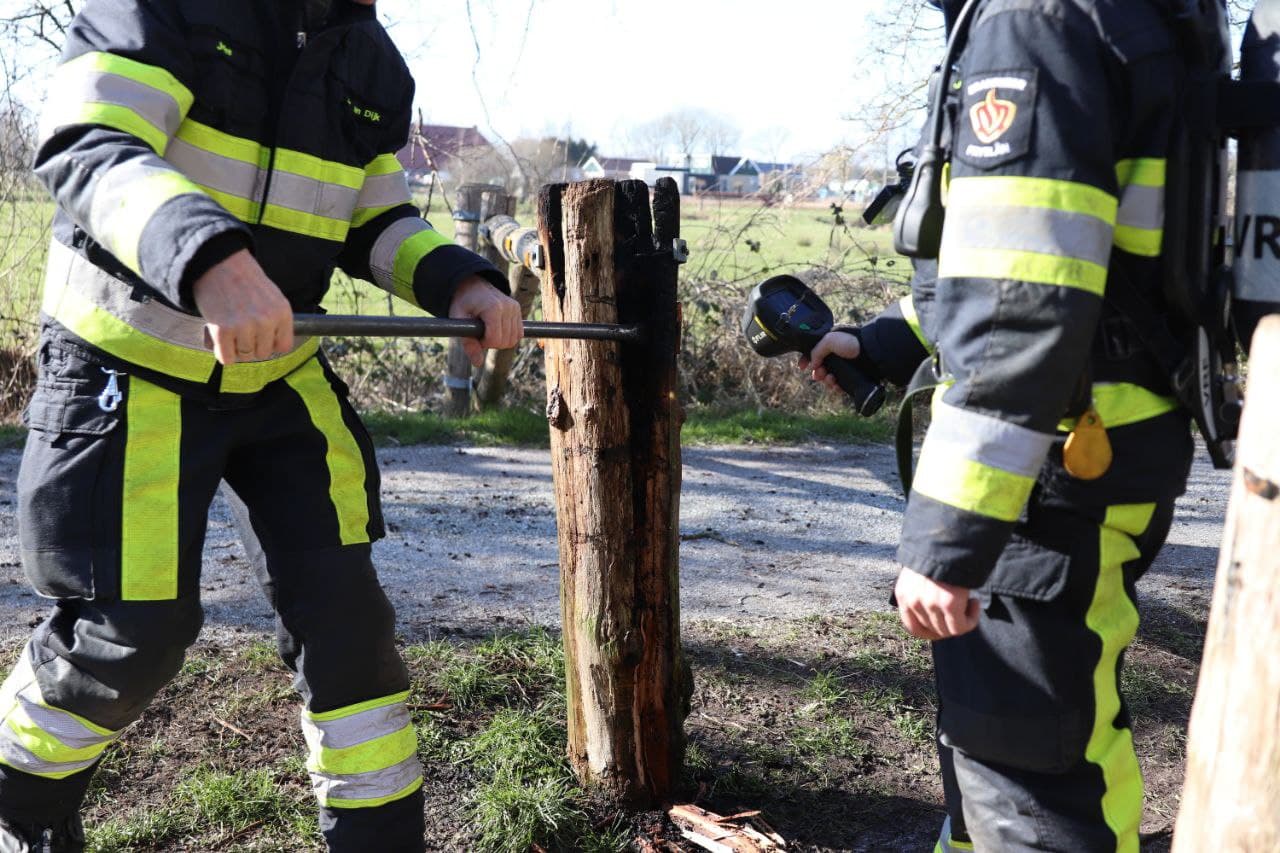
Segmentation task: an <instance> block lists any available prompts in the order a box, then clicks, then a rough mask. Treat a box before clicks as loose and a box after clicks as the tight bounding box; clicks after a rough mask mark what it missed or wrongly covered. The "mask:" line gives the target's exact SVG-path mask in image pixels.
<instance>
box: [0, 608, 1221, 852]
mask: <svg viewBox="0 0 1280 853" xmlns="http://www.w3.org/2000/svg"><path fill="white" fill-rule="evenodd" d="M683 631H684V645H685V650H686V654H687V655H688V659H689V662H690V665H691V667H692V669H693V674H694V695H693V703H692V704H693V707H692V712H691V714H690V715H689V717H688V719H687V721H686V726H685V728H686V732H687V736H688V750H687V754H686V762H685V776H684V778H683V780H682V782H681V785H680V789H679V793H678V796H679V798H680V801H683V802H697V803H698V804H700V805H702V806H703V807H705V808H708V809H710V810H712V811H715V812H717V813H719V814H722V815H729V814H736V813H739V812H742V811H746V810H752V809H759V810H761V812H762V814H763V817H764V818H765V819H766V820H767V821H768V822H769V823H770V824H771V825H772V826H773V827H774V828H775V829H776V830H777V831H778V832H779V833H781V834H782V836H783V837H784V838H785V839H787V841H788V842H789V846H788V849H789V850H792V851H797V853H806V852H807V851H836V850H886V851H889V850H892V851H898V850H928V849H930V848H931V846H932V840H933V837H934V836H935V834H936V832H937V829H938V826H939V824H940V823H941V820H942V814H941V808H940V805H939V804H940V802H941V792H940V789H939V784H938V781H937V775H936V774H937V771H936V757H935V754H934V744H933V736H932V731H933V717H934V713H935V711H936V709H935V706H934V701H933V690H932V680H931V677H930V671H929V670H930V667H929V655H928V646H927V644H925V643H923V642H920V641H917V640H913V639H911V638H909V637H907V636H906V635H905V634H904V633H903V632H902V631H901V629H900V628H899V627H898V625H897V621H896V617H895V616H893V615H891V614H884V613H863V614H850V615H842V616H815V617H812V618H808V619H802V620H797V621H790V622H778V623H771V624H769V625H756V626H753V625H747V624H735V623H731V622H705V623H692V624H686V625H685V626H684V629H683ZM1203 631H1204V624H1203V622H1202V621H1201V620H1200V619H1199V617H1197V616H1193V615H1191V614H1187V613H1183V612H1181V611H1172V610H1169V611H1164V610H1160V609H1157V610H1155V611H1149V612H1148V613H1146V614H1145V620H1144V624H1143V629H1142V632H1141V633H1140V635H1139V639H1138V642H1137V643H1136V644H1135V646H1134V648H1133V649H1132V651H1131V653H1130V654H1129V656H1128V658H1127V667H1126V676H1125V686H1126V692H1127V694H1128V696H1129V699H1130V707H1131V709H1132V711H1133V715H1134V718H1135V740H1136V746H1137V749H1138V753H1139V755H1140V757H1141V760H1142V764H1143V772H1144V775H1145V777H1146V783H1147V784H1146V788H1147V802H1146V814H1145V818H1144V821H1143V830H1144V839H1143V844H1142V849H1143V851H1144V853H1156V852H1157V851H1165V850H1168V846H1169V837H1170V834H1171V828H1172V819H1173V815H1174V813H1175V812H1176V803H1177V795H1178V791H1179V786H1180V783H1181V778H1182V768H1183V762H1184V751H1185V725H1186V720H1187V716H1188V714H1189V711H1190V704H1191V694H1192V691H1193V689H1194V686H1195V678H1196V662H1197V661H1198V660H1199V653H1200V647H1201V644H1202V640H1203ZM9 651H10V656H12V655H13V654H16V652H17V648H16V647H14V648H12V649H10V650H9ZM402 653H403V655H404V657H405V660H406V662H407V663H408V666H409V669H410V678H411V683H412V684H413V693H412V695H411V697H410V700H409V702H410V707H411V710H412V714H413V720H414V724H415V726H416V728H417V734H418V753H419V756H420V758H421V759H422V762H423V764H424V766H425V767H426V770H427V772H426V800H427V832H428V839H427V840H428V845H429V849H432V850H449V851H467V853H486V851H495V852H496V853H526V851H537V850H544V851H552V850H554V851H582V852H583V853H605V851H622V850H625V849H628V845H629V844H630V843H632V842H633V840H636V839H644V840H646V841H647V842H648V843H649V844H652V845H655V846H654V847H650V848H642V849H661V850H666V851H692V850H695V849H697V848H694V847H692V846H691V845H688V844H687V843H686V842H683V841H682V839H681V838H680V836H679V833H678V832H677V831H676V830H675V829H674V828H673V827H672V826H671V825H670V824H669V823H668V822H667V820H666V819H665V817H664V816H663V815H662V814H661V813H648V814H641V815H638V816H626V815H623V814H622V813H620V812H618V811H617V810H616V809H614V808H613V807H611V806H610V805H608V804H607V803H602V802H600V801H598V800H597V799H596V798H594V797H593V796H592V795H591V793H590V792H589V791H586V790H584V789H582V788H581V787H579V786H578V785H577V783H576V782H575V780H574V778H573V776H572V774H571V773H570V770H569V767H568V765H567V763H566V761H565V757H564V747H565V730H564V714H565V710H564V702H565V699H564V657H563V651H562V649H561V644H560V638H559V637H558V636H557V635H556V634H555V633H553V632H550V631H547V630H544V629H541V628H513V629H510V630H507V631H504V632H498V633H492V632H484V633H479V634H474V633H465V632H464V633H460V634H442V635H437V636H435V637H433V638H430V639H427V640H418V641H415V642H412V643H409V644H408V645H406V646H405V647H404V648H403V649H402ZM303 752H304V744H303V740H302V736H301V733H300V732H299V731H298V726H297V697H296V695H295V694H294V693H293V691H292V689H291V688H290V686H289V677H288V673H287V672H286V671H285V670H284V668H283V667H282V666H281V664H280V663H279V659H278V658H277V656H276V653H275V649H274V647H273V645H272V644H271V643H270V642H269V641H267V640H266V639H261V640H246V641H244V642H241V643H236V644H232V645H219V646H212V645H200V646H197V647H196V648H195V649H193V650H192V652H191V653H190V654H189V656H188V659H187V662H186V665H185V666H184V667H183V669H182V673H181V674H180V675H179V676H178V678H177V679H175V680H174V682H173V683H171V684H170V685H169V686H168V687H166V688H165V689H164V691H163V692H162V693H161V695H160V697H159V699H158V700H157V702H155V703H154V704H153V705H152V707H151V708H150V709H148V710H147V711H146V712H145V714H144V715H143V717H142V719H141V720H140V721H139V722H138V723H137V724H136V725H135V726H133V727H132V728H130V729H129V730H128V731H127V732H126V733H125V735H124V737H123V738H122V739H121V740H120V742H119V743H118V744H116V745H115V746H113V747H111V748H110V749H109V750H108V752H107V754H106V757H105V759H104V761H103V764H102V767H101V770H100V772H99V773H98V777H97V779H96V781H95V783H94V785H93V788H92V789H91V792H90V797H89V807H88V809H87V813H86V820H87V823H88V825H89V849H90V850H91V851H95V853H125V851H160V850H164V851H168V850H191V851H196V850H199V851H209V850H237V851H264V853H265V851H279V850H289V851H308V850H319V849H321V847H322V845H321V842H320V839H319V837H318V832H317V829H316V822H315V817H314V814H313V805H312V801H311V796H310V792H309V790H308V788H307V785H306V781H305V770H304V767H303V758H302V756H303ZM632 849H635V848H632Z"/></svg>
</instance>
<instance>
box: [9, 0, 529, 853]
mask: <svg viewBox="0 0 1280 853" xmlns="http://www.w3.org/2000/svg"><path fill="white" fill-rule="evenodd" d="M49 91H50V94H49V99H48V102H47V104H46V106H45V110H44V113H43V115H42V122H41V132H40V140H39V146H38V151H37V154H36V163H35V168H36V173H37V175H38V176H39V177H40V178H41V179H42V180H43V181H44V183H45V184H46V185H47V187H48V188H49V190H50V192H51V193H52V194H53V197H54V199H55V200H56V202H57V206H58V210H57V214H56V218H55V221H54V225H53V242H52V245H51V247H50V251H49V260H48V269H47V279H46V284H45V292H44V301H43V305H42V321H43V338H42V342H41V349H40V356H39V359H40V363H39V368H40V375H39V381H38V385H37V388H36V391H35V395H34V397H33V399H32V401H31V404H30V407H29V410H28V413H27V420H28V424H29V426H30V434H29V439H28V442H27V445H26V450H25V454H24V457H23V461H22V469H21V473H20V475H19V482H18V496H19V526H20V538H21V548H22V558H23V561H24V566H25V569H26V572H27V574H28V576H29V578H30V580H31V582H32V584H33V585H34V587H35V588H36V590H37V591H38V592H39V593H41V594H42V595H45V596H48V597H50V598H53V599H55V600H56V602H55V604H54V608H53V612H52V614H51V615H50V616H49V618H47V619H46V620H45V621H44V622H43V623H42V624H41V625H40V626H39V627H38V628H37V629H36V631H35V634H34V635H33V637H32V638H31V640H30V642H29V644H28V645H27V647H26V649H25V650H24V651H23V653H22V655H21V658H20V660H19V661H18V663H17V665H16V666H15V667H14V669H13V670H12V672H10V673H9V675H8V678H7V679H6V680H5V681H4V684H3V688H0V696H2V697H3V698H2V701H0V851H6V853H8V851H26V850H42V851H43V850H46V849H49V850H58V851H62V850H77V849H80V848H81V847H82V846H83V833H82V832H81V829H80V825H79V818H78V816H77V811H78V809H79V807H80V804H81V802H82V801H83V798H84V795H85V791H86V788H87V786H88V784H89V780H90V776H91V774H92V773H93V771H94V768H95V766H96V764H97V763H98V760H99V759H100V758H101V756H102V754H103V750H104V749H105V748H106V747H107V746H108V745H110V744H111V743H112V741H114V740H116V739H117V738H118V737H119V736H120V734H121V732H122V730H123V729H125V728H126V727H127V726H129V724H130V723H132V722H133V721H135V720H136V719H138V717H139V715H141V713H142V712H143V710H144V709H145V708H146V706H147V704H148V703H149V702H150V700H151V699H152V697H153V696H154V695H155V693H156V692H157V691H158V690H159V689H160V688H161V687H163V686H164V685H165V684H166V683H167V682H168V681H169V680H170V679H171V678H172V677H173V676H174V675H175V674H176V673H177V672H178V671H179V668H180V667H181V666H182V662H183V656H184V653H185V651H186V649H187V647H188V646H189V645H190V644H191V643H192V642H193V641H194V640H195V639H196V636H197V634H198V632H199V630H200V625H201V621H202V610H201V605H200V595H199V592H200V584H199V580H200V556H201V550H202V545H203V539H204V532H205V525H206V518H207V512H208V508H209V505H210V501H211V500H212V498H213V496H214V493H215V491H216V490H217V488H218V485H219V482H220V481H222V480H225V481H226V483H227V484H228V485H229V487H230V489H231V490H232V491H233V492H234V493H235V495H236V496H238V498H239V501H240V503H241V506H240V515H241V516H242V520H243V522H244V526H245V527H246V529H251V531H252V532H251V533H250V534H249V535H248V536H247V539H246V545H247V547H248V551H249V553H250V556H251V558H253V560H254V563H255V567H256V569H257V571H258V574H259V579H260V581H261V583H262V585H263V588H264V591H265V592H266V594H267V596H268V598H269V600H270V602H271V604H272V606H273V607H274V609H275V612H276V615H277V639H278V644H279V648H280V652H281V655H282V657H283V659H284V661H285V663H286V664H287V665H288V666H289V667H290V668H291V669H292V670H293V671H294V672H295V673H296V679H295V683H296V686H297V687H298V689H299V691H300V692H301V695H302V699H303V702H304V706H303V710H302V719H301V724H302V730H303V734H304V735H305V738H306V743H307V747H308V750H309V757H308V761H307V770H308V771H309V773H310V777H311V781H312V785H313V787H314V790H315V794H316V796H317V798H318V800H319V804H320V811H321V817H320V827H321V830H322V832H323V834H324V836H325V838H326V841H327V842H328V844H329V847H330V849H332V850H347V851H367V850H373V849H377V850H380V851H412V850H422V849H423V844H424V841H423V802H422V792H421V788H422V768H421V767H420V765H419V763H418V759H417V756H416V735H415V732H414V728H413V725H412V723H411V721H410V716H409V711H408V709H407V708H406V706H405V700H406V697H407V696H408V695H409V683H408V677H407V673H406V670H405V667H404V665H403V663H402V661H401V659H400V657H399V654H398V652H397V651H396V648H395V645H394V621H395V620H394V612H393V609H392V607H391V604H390V602H389V601H388V600H387V598H386V596H385V595H384V593H383V591H382V589H381V587H380V586H379V584H378V580H377V576H376V574H375V571H374V568H373V565H372V562H371V559H370V554H371V543H372V542H373V541H374V540H376V539H378V538H380V537H381V536H382V535H383V532H384V531H383V522H382V515H381V508H380V502H379V495H378V484H379V480H378V471H377V467H376V460H375V457H374V453H373V447H372V444H371V442H370V440H369V436H368V434H367V433H366V432H365V430H364V428H363V427H362V425H361V423H360V419H359V417H358V416H357V415H356V412H355V410H354V409H353V408H352V406H351V404H350V403H349V402H348V400H347V389H346V387H345V386H344V385H343V383H342V382H341V380H339V379H338V378H337V377H336V376H335V375H334V374H333V372H332V371H331V370H330V368H329V366H328V364H327V363H326V361H325V359H324V356H323V354H322V353H320V352H319V348H318V343H319V342H318V341H317V340H314V339H310V340H308V339H295V338H294V337H293V332H292V313H293V312H295V311H314V310H315V309H316V308H317V306H318V305H319V303H320V300H321V298H322V297H323V296H324V293H325V290H326V289H327V287H328V282H329V279H330V275H331V273H332V272H333V270H334V268H335V267H337V268H340V269H342V270H344V271H345V272H346V273H348V274H350V275H351V276H353V277H357V278H362V279H366V280H369V281H371V282H374V283H375V284H377V285H378V286H380V287H382V288H384V289H385V290H387V291H389V292H391V293H393V294H395V295H396V296H398V297H401V298H402V299H405V300H407V301H409V302H411V303H413V304H415V305H419V306H421V307H423V308H426V309H427V310H429V311H431V312H433V313H436V314H448V315H450V316H453V317H474V318H479V319H481V320H482V321H483V322H484V324H485V328H486V330H487V333H486V338H485V339H484V340H483V341H479V342H471V345H472V350H471V355H472V357H473V360H475V359H477V358H478V357H479V356H480V355H482V350H481V346H484V347H510V346H513V345H514V344H515V343H516V342H517V340H518V339H519V336H520V329H521V321H520V309H519V307H518V305H517V304H516V303H515V301H514V300H512V299H511V298H510V297H509V296H507V295H506V290H507V287H508V285H507V283H506V281H505V279H504V277H503V276H502V274H501V273H499V272H498V271H497V270H496V269H494V268H493V267H492V266H491V265H490V264H488V263H487V262H486V261H485V260H484V259H482V258H480V257H479V256H477V255H475V254H473V253H471V252H468V251H465V250H463V249H461V248H460V247H457V246H454V245H452V244H451V243H450V242H449V241H448V240H447V239H445V238H444V237H442V236H441V235H440V234H438V233H437V232H436V231H434V230H433V229H432V228H431V226H430V225H429V224H428V223H427V222H425V221H424V220H423V219H421V218H420V216H419V215H418V211H417V210H416V209H415V208H414V207H413V206H412V205H411V204H410V196H409V191H408V185H407V182H406V178H405V175H404V173H403V171H402V170H401V167H400V164H399V162H398V161H397V159H396V151H397V150H398V149H399V148H400V147H401V146H402V145H403V144H404V143H405V141H406V139H407V137H408V129H409V115H410V109H411V105H412V100H413V81H412V79H411V77H410V76H409V73H408V69H407V68H406V66H405V64H404V61H403V60H402V59H401V57H400V55H399V53H398V52H397V50H396V48H395V47H394V45H393V44H392V42H391V40H390V38H389V37H388V36H387V34H386V32H385V31H384V30H383V29H382V27H381V25H380V24H379V23H378V22H377V20H376V18H375V15H374V9H373V0H332V2H324V0H321V2H316V0H306V2H304V0H272V2H262V0H229V1H228V2H218V3H208V2H200V1H199V0H149V2H142V0H88V2H87V3H86V5H85V6H84V9H83V11H82V12H81V14H80V15H79V16H78V17H77V18H76V19H75V21H74V22H73V23H72V25H71V27H70V29H69V31H68V35H67V43H66V46H65V49H64V52H63V56H62V62H61V65H60V66H59V68H58V70H57V71H56V73H55V76H54V79H53V81H52V84H51V86H50V90H49Z"/></svg>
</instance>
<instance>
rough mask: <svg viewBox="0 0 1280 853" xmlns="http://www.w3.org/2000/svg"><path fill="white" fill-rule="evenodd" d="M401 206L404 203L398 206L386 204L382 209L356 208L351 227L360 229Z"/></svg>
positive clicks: (397, 204) (399, 203) (398, 203)
mask: <svg viewBox="0 0 1280 853" xmlns="http://www.w3.org/2000/svg"><path fill="white" fill-rule="evenodd" d="M401 204H403V202H397V203H396V204H384V205H382V206H381V207H359V208H356V212H355V213H354V214H352V216H351V227H352V228H359V227H360V226H361V225H364V224H366V223H368V222H372V221H373V220H375V219H377V218H378V217H379V216H381V215H382V214H384V213H386V212H387V211H388V210H391V209H392V208H396V207H399V206H400V205H401Z"/></svg>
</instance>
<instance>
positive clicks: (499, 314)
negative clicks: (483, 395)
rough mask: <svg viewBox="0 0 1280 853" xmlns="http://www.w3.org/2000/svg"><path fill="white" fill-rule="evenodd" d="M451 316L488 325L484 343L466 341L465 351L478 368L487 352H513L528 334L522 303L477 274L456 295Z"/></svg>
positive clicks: (450, 311)
mask: <svg viewBox="0 0 1280 853" xmlns="http://www.w3.org/2000/svg"><path fill="white" fill-rule="evenodd" d="M449 316H450V317H451V318H453V319H455V320H479V321H480V322H482V323H484V337H483V338H481V339H480V340H478V341H477V340H475V339H474V338H463V339H462V348H463V349H464V350H465V351H466V353H467V358H469V359H471V363H472V364H474V365H475V366H476V367H479V366H480V365H482V364H484V351H485V350H487V349H510V348H511V347H513V346H515V345H516V344H518V343H519V342H520V338H521V336H522V335H523V334H524V320H522V319H521V316H520V303H519V302H516V301H515V300H514V299H512V298H511V297H510V296H507V295H506V294H505V293H503V292H502V291H501V290H498V288H496V287H494V286H493V285H492V284H490V283H489V282H487V281H485V280H484V279H483V278H481V277H480V276H478V275H473V276H471V277H470V278H468V279H467V280H466V281H464V282H462V284H460V285H458V289H457V290H455V291H454V293H453V301H452V302H451V303H449Z"/></svg>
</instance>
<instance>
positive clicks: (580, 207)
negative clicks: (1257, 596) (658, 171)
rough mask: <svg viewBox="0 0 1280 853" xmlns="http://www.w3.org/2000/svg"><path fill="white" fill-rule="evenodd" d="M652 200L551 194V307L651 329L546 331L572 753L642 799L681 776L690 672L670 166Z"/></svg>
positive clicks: (574, 191)
mask: <svg viewBox="0 0 1280 853" xmlns="http://www.w3.org/2000/svg"><path fill="white" fill-rule="evenodd" d="M654 207H655V210H656V211H657V212H658V222H657V223H656V227H655V224H654V223H653V221H652V220H651V218H650V212H649V192H648V188H647V187H646V186H645V184H644V183H643V182H641V181H626V182H623V183H621V184H615V183H614V182H612V181H586V182H583V183H577V184H571V185H568V186H564V185H557V186H552V187H547V188H544V190H543V193H542V195H541V197H540V198H539V233H540V235H541V237H542V250H543V257H544V262H545V265H546V269H545V270H544V275H543V279H542V283H543V288H542V305H543V314H544V315H545V316H546V318H547V319H548V320H561V321H572V322H608V323H613V322H628V323H641V324H643V325H644V327H645V329H646V338H645V342H644V343H640V344H627V345H621V344H617V343H608V342H590V341H569V340H565V341H548V342H547V345H546V366H547V389H548V396H547V418H548V420H549V421H550V424H551V453H552V466H553V472H554V477H555V494H556V520H557V523H558V526H559V535H560V569H561V593H560V600H561V613H562V617H563V626H564V646H565V675H566V681H567V694H568V717H569V719H568V726H569V747H568V749H569V759H570V761H571V762H572V764H573V767H574V769H575V770H576V771H577V774H578V776H579V778H580V779H582V780H583V781H584V782H585V783H588V784H592V785H594V786H599V787H601V788H603V789H604V790H605V791H606V792H608V793H609V794H611V795H613V796H614V797H616V798H618V799H619V800H621V801H623V802H626V803H629V804H631V805H633V806H637V807H648V806H652V805H655V804H659V803H662V802H665V801H666V800H667V799H668V797H669V795H670V793H671V791H672V788H673V787H674V785H675V784H676V781H677V778H678V775H679V770H680V767H681V763H682V761H683V756H684V718H685V716H686V714H687V713H688V710H689V696H690V693H691V687H692V685H691V680H690V676H689V670H688V667H687V666H686V664H685V661H684V657H683V654H682V652H681V647H680V607H679V562H678V548H679V512H680V507H679V499H680V438H679V436H680V426H681V420H682V416H683V412H682V409H681V406H680V403H679V401H678V396H677V375H676V354H677V350H678V346H679V339H680V318H679V308H678V304H677V302H676V278H677V265H676V261H675V259H674V257H673V255H672V252H671V240H670V239H667V238H668V237H670V238H674V236H676V235H678V234H679V194H678V192H677V190H676V186H675V183H674V182H673V181H669V180H665V181H663V182H661V183H660V185H659V187H658V188H657V191H656V199H655V204H654ZM655 235H660V236H658V237H657V239H656V240H655ZM664 239H666V240H667V241H666V243H665V245H663V244H662V243H661V242H659V241H661V240H664Z"/></svg>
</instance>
